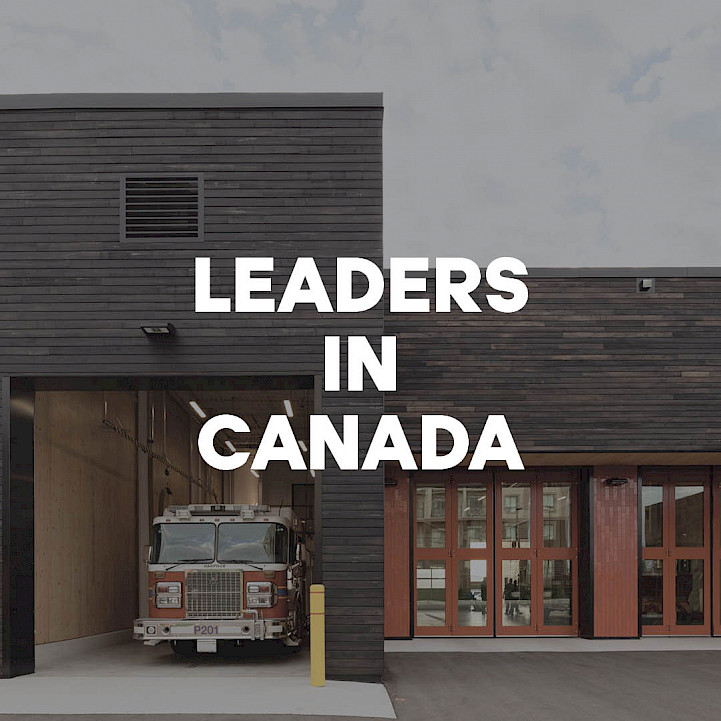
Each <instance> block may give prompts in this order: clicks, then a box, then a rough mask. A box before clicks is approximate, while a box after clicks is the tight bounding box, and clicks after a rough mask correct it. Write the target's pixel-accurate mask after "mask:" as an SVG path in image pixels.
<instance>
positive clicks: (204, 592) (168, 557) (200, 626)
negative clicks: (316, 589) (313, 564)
mask: <svg viewBox="0 0 721 721" xmlns="http://www.w3.org/2000/svg"><path fill="white" fill-rule="evenodd" d="M309 560H310V554H309V553H308V548H307V537H306V534H305V533H304V532H303V530H302V527H301V524H300V522H299V520H298V518H297V516H295V514H293V513H292V511H290V509H281V508H271V507H270V506H261V505H259V506H247V505H238V504H213V505H203V504H198V505H189V506H170V507H168V508H167V509H166V510H165V512H164V514H163V515H162V516H158V517H157V518H155V519H154V520H153V536H152V543H151V545H150V547H149V548H148V555H147V571H148V572H147V578H148V613H147V616H146V617H144V618H138V619H136V620H135V621H134V624H133V625H134V629H133V636H134V638H135V639H138V640H141V641H143V642H144V643H145V644H148V645H156V644H158V643H162V642H165V641H167V642H169V643H170V644H171V646H172V648H173V650H174V651H176V652H177V653H179V654H183V655H185V654H187V653H189V652H192V651H198V652H201V653H203V652H205V653H214V652H216V651H218V650H219V648H220V647H228V646H241V645H243V644H245V643H246V642H249V641H262V640H271V639H273V640H277V641H282V642H283V643H284V644H285V645H288V646H297V645H299V644H300V642H301V641H302V640H303V638H304V636H305V634H306V629H307V611H306V609H307V607H308V606H307V589H308V587H309V579H308V576H309V571H310V568H309V567H310V563H309Z"/></svg>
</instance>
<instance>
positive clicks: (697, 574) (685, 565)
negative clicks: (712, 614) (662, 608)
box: [676, 558, 704, 626]
mask: <svg viewBox="0 0 721 721" xmlns="http://www.w3.org/2000/svg"><path fill="white" fill-rule="evenodd" d="M703 620H704V619H703V559H701V558H678V559H676V623H677V624H678V625H679V626H703Z"/></svg>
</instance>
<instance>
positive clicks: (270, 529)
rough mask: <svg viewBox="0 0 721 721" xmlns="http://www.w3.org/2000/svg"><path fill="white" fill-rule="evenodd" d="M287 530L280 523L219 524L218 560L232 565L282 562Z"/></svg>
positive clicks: (285, 549) (283, 561)
mask: <svg viewBox="0 0 721 721" xmlns="http://www.w3.org/2000/svg"><path fill="white" fill-rule="evenodd" d="M287 556H288V531H287V529H286V528H285V526H282V525H281V524H280V523H221V524H220V525H219V526H218V561H220V562H224V563H232V562H233V561H235V562H236V563H239V562H241V561H246V562H251V563H285V562H286V559H287Z"/></svg>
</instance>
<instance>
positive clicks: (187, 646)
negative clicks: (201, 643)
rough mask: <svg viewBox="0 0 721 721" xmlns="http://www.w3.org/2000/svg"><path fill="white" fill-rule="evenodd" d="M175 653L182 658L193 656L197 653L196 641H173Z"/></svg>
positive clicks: (172, 645) (171, 644)
mask: <svg viewBox="0 0 721 721" xmlns="http://www.w3.org/2000/svg"><path fill="white" fill-rule="evenodd" d="M170 647H171V648H172V649H173V653H174V654H175V655H176V656H180V657H181V658H191V657H192V656H195V655H196V651H195V641H171V642H170Z"/></svg>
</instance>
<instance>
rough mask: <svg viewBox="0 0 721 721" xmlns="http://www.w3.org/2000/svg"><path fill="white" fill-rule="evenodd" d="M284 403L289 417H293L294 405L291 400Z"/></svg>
mask: <svg viewBox="0 0 721 721" xmlns="http://www.w3.org/2000/svg"><path fill="white" fill-rule="evenodd" d="M283 405H284V406H285V412H286V414H287V415H288V418H292V417H293V406H292V405H291V404H290V401H289V400H284V401H283Z"/></svg>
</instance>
